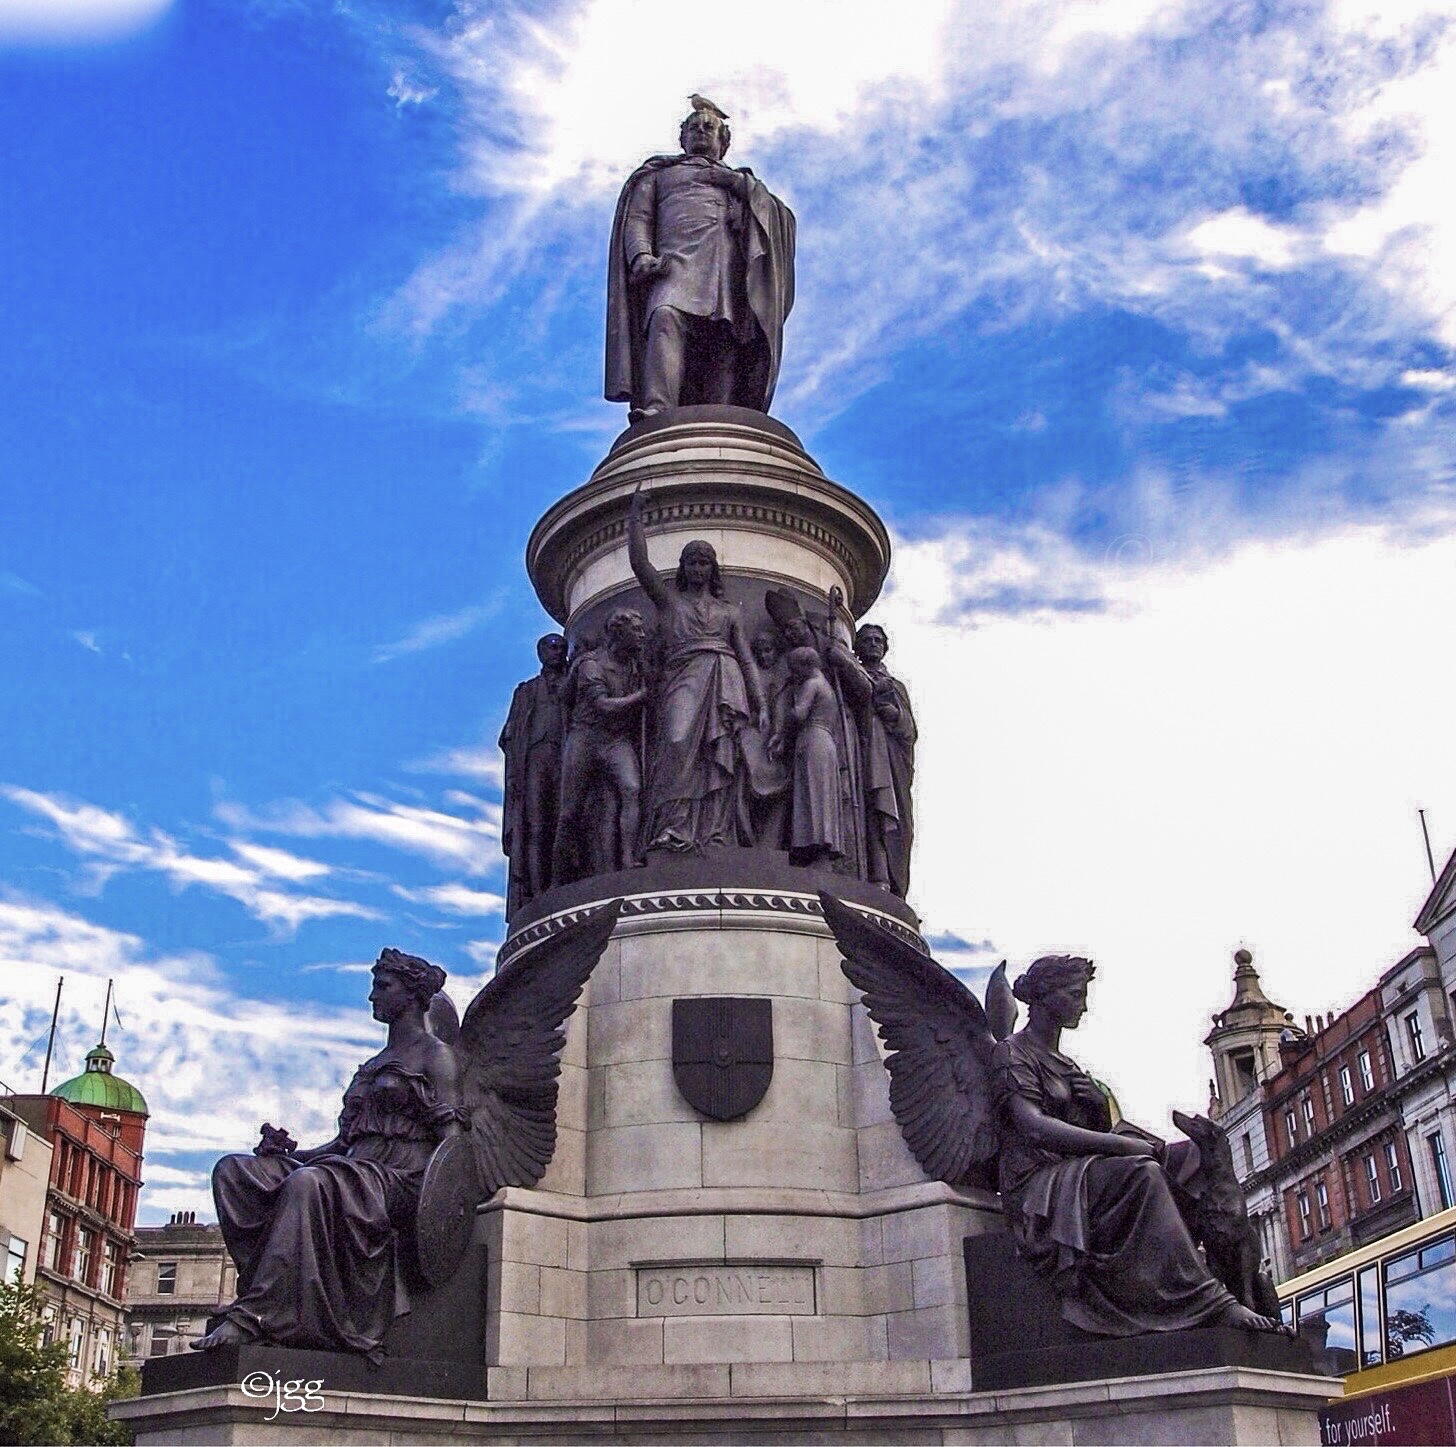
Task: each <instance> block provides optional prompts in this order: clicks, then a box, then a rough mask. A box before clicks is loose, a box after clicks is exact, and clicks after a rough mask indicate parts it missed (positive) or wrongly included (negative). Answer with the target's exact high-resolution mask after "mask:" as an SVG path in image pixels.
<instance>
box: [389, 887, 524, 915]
mask: <svg viewBox="0 0 1456 1447" xmlns="http://www.w3.org/2000/svg"><path fill="white" fill-rule="evenodd" d="M392 888H393V890H394V892H395V893H396V894H397V895H398V896H399V897H400V898H401V899H407V900H409V901H410V902H411V903H413V904H428V905H431V906H433V907H434V908H435V909H441V910H444V911H445V913H446V914H460V915H468V914H500V915H503V914H504V913H505V908H506V902H505V897H504V896H503V895H499V894H492V893H491V892H490V891H489V890H484V889H471V888H470V887H469V886H468V885H464V884H436V885H428V886H426V887H424V888H422V889H410V888H407V887H406V886H405V885H402V884H396V885H393V886H392Z"/></svg>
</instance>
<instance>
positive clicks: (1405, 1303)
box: [1385, 1236, 1456, 1360]
mask: <svg viewBox="0 0 1456 1447" xmlns="http://www.w3.org/2000/svg"><path fill="white" fill-rule="evenodd" d="M1453 1291H1456V1241H1453V1240H1452V1238H1451V1237H1449V1236H1447V1237H1446V1238H1445V1239H1444V1240H1442V1241H1436V1242H1433V1243H1432V1244H1431V1245H1429V1246H1422V1247H1420V1248H1419V1249H1418V1250H1415V1251H1408V1252H1407V1253H1406V1254H1405V1255H1404V1256H1397V1257H1396V1258H1395V1259H1394V1260H1392V1261H1389V1262H1387V1263H1386V1267H1385V1353H1386V1358H1387V1359H1388V1360H1389V1359H1393V1358H1395V1357H1408V1356H1412V1355H1414V1354H1415V1353H1416V1352H1423V1351H1425V1350H1426V1349H1427V1348H1429V1347H1435V1346H1444V1345H1445V1344H1446V1343H1447V1342H1450V1341H1456V1295H1453Z"/></svg>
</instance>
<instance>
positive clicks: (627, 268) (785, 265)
mask: <svg viewBox="0 0 1456 1447" xmlns="http://www.w3.org/2000/svg"><path fill="white" fill-rule="evenodd" d="M692 106H693V111H692V114H691V115H690V116H688V118H687V119H686V120H685V121H684V122H683V123H682V128H681V130H680V131H679V134H678V144H679V145H680V146H681V148H682V150H681V153H680V154H679V155H676V156H665V155H664V156H653V157H652V158H651V159H649V160H647V161H645V162H643V164H642V165H641V166H639V167H638V168H637V169H636V170H635V171H634V172H633V173H632V175H631V176H630V177H628V179H627V184H626V185H625V186H624V187H623V188H622V195H621V198H620V199H619V200H618V202H617V214H616V216H615V218H614V219H613V222H612V242H611V250H610V253H609V256H608V262H607V367H606V389H605V395H606V398H607V400H608V401H609V402H629V403H630V404H631V412H630V413H629V414H628V415H629V417H630V420H631V421H633V422H636V421H638V420H640V419H641V418H644V417H653V416H656V415H657V414H658V413H661V412H666V411H669V410H670V409H672V408H674V407H682V406H687V405H690V404H693V403H720V404H731V405H734V406H738V407H751V408H753V409H754V410H756V411H759V412H767V411H768V407H769V403H770V402H771V401H772V400H773V394H774V385H775V383H776V382H777V381H778V374H779V359H780V357H781V356H782V354H783V332H784V319H785V318H786V317H787V316H788V314H789V311H790V309H791V308H792V306H793V304H794V231H795V223H794V213H793V212H792V211H790V210H789V208H788V207H787V206H785V205H784V203H783V202H782V201H780V200H779V199H778V198H777V197H776V196H774V195H772V194H771V193H770V192H769V190H768V188H767V187H766V186H765V185H764V184H763V182H761V181H759V180H758V179H757V178H756V177H755V176H754V174H753V172H752V171H750V170H748V169H747V168H746V167H745V168H743V169H741V170H735V169H734V168H732V167H730V166H727V165H725V164H724V162H723V157H724V155H725V154H726V153H727V150H728V142H729V139H730V133H729V129H728V124H727V121H728V118H727V116H726V115H724V114H723V112H722V111H721V110H719V109H718V107H717V106H715V105H714V104H713V103H712V101H710V100H706V99H705V98H704V97H702V96H697V95H695V96H693V97H692Z"/></svg>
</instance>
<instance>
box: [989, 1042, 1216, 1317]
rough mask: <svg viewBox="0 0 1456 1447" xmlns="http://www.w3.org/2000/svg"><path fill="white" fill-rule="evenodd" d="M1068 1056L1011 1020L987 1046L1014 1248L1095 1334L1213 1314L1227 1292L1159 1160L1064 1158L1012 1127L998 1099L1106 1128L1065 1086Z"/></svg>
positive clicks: (1067, 1312)
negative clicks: (1007, 1033) (1010, 1028)
mask: <svg viewBox="0 0 1456 1447" xmlns="http://www.w3.org/2000/svg"><path fill="white" fill-rule="evenodd" d="M1078 1077H1080V1078H1081V1079H1083V1080H1088V1081H1089V1083H1090V1077H1087V1076H1085V1075H1083V1073H1082V1071H1081V1070H1079V1069H1078V1067H1077V1064H1076V1062H1075V1061H1073V1060H1071V1059H1070V1058H1069V1057H1067V1056H1065V1055H1063V1054H1061V1053H1060V1052H1059V1051H1056V1050H1053V1049H1051V1048H1050V1047H1048V1046H1046V1045H1044V1044H1042V1043H1041V1042H1040V1041H1038V1040H1037V1039H1036V1038H1035V1037H1034V1036H1033V1035H1032V1034H1031V1033H1030V1032H1029V1031H1026V1030H1022V1031H1019V1032H1018V1033H1017V1034H1015V1035H1013V1036H1011V1037H1010V1038H1009V1039H1007V1040H1003V1041H1001V1042H1000V1043H999V1044H998V1045H997V1046H996V1048H995V1049H994V1050H993V1051H992V1053H991V1094H992V1099H993V1101H994V1103H995V1107H996V1110H997V1114H998V1115H999V1116H1000V1117H1001V1119H1002V1122H1003V1140H1002V1146H1001V1161H1000V1178H1001V1180H1000V1184H1001V1204H1002V1209H1003V1210H1004V1212H1005V1214H1006V1220H1007V1224H1008V1225H1009V1226H1010V1228H1011V1233H1012V1235H1013V1236H1015V1238H1016V1242H1017V1245H1018V1246H1019V1248H1020V1251H1021V1255H1022V1257H1023V1258H1024V1259H1025V1260H1026V1261H1027V1263H1028V1264H1029V1265H1030V1266H1031V1267H1032V1269H1033V1270H1034V1271H1036V1272H1037V1273H1038V1274H1039V1275H1041V1276H1043V1277H1045V1278H1046V1279H1047V1280H1048V1281H1050V1283H1051V1285H1052V1286H1053V1288H1054V1289H1055V1290H1056V1292H1057V1294H1058V1295H1059V1296H1060V1297H1061V1301H1062V1315H1063V1316H1064V1317H1065V1318H1066V1319H1067V1320H1068V1321H1069V1322H1071V1323H1072V1325H1073V1326H1076V1327H1080V1328H1081V1329H1082V1330H1083V1331H1088V1332H1094V1333H1096V1334H1097V1335H1099V1336H1136V1335H1138V1334H1139V1333H1142V1332H1148V1331H1180V1330H1182V1329H1183V1328H1185V1327H1195V1326H1207V1325H1209V1324H1210V1323H1212V1322H1215V1321H1217V1320H1218V1319H1219V1318H1221V1317H1222V1316H1223V1315H1224V1313H1225V1312H1227V1311H1228V1309H1229V1307H1230V1306H1231V1305H1232V1304H1233V1297H1231V1296H1230V1295H1229V1293H1228V1291H1227V1290H1226V1289H1225V1288H1224V1287H1223V1286H1222V1285H1221V1284H1220V1283H1219V1282H1217V1281H1216V1280H1214V1278H1213V1276H1212V1275H1211V1274H1210V1273H1209V1270H1208V1268H1207V1266H1206V1265H1205V1264H1204V1261H1203V1258H1202V1256H1200V1255H1199V1253H1198V1249H1197V1247H1196V1246H1195V1245H1194V1244H1193V1238H1192V1237H1191V1236H1190V1235H1189V1234H1188V1228H1187V1226H1186V1225H1185V1224H1184V1221H1183V1217H1182V1216H1181V1215H1180V1214H1179V1211H1178V1207H1177V1204H1176V1202H1175V1201H1174V1199H1173V1194H1172V1191H1171V1190H1170V1188H1169V1183H1168V1178H1167V1176H1166V1174H1165V1173H1164V1170H1163V1167H1162V1166H1160V1165H1159V1164H1158V1162H1157V1161H1155V1160H1152V1159H1151V1158H1149V1157H1136V1156H1069V1155H1061V1154H1059V1153H1058V1152H1056V1151H1054V1150H1050V1149H1047V1148H1045V1147H1043V1146H1039V1145H1037V1144H1035V1143H1033V1142H1031V1141H1028V1140H1026V1139H1025V1138H1024V1137H1022V1136H1021V1135H1020V1134H1019V1132H1017V1130H1016V1129H1015V1127H1014V1126H1013V1125H1012V1124H1011V1123H1010V1121H1009V1119H1008V1118H1007V1114H1006V1107H1007V1105H1008V1103H1009V1102H1010V1101H1011V1099H1012V1098H1013V1097H1015V1096H1021V1097H1023V1098H1024V1099H1027V1100H1029V1101H1031V1103H1032V1104H1033V1105H1034V1106H1035V1107H1036V1108H1037V1109H1038V1110H1040V1111H1041V1112H1042V1113H1043V1114H1044V1115H1048V1116H1051V1117H1053V1118H1054V1119H1056V1120H1061V1121H1066V1122H1067V1123H1068V1124H1069V1125H1076V1126H1081V1127H1083V1128H1084V1129H1086V1130H1100V1131H1106V1130H1109V1129H1110V1128H1111V1119H1110V1113H1109V1112H1108V1111H1107V1109H1106V1107H1105V1105H1104V1106H1103V1108H1102V1110H1101V1112H1100V1114H1099V1115H1098V1116H1097V1117H1096V1118H1094V1116H1093V1114H1092V1113H1091V1111H1090V1110H1089V1109H1088V1108H1087V1107H1085V1106H1082V1105H1081V1104H1080V1103H1079V1102H1078V1100H1077V1099H1076V1097H1075V1096H1074V1095H1073V1092H1072V1089H1071V1084H1072V1081H1073V1079H1074V1078H1078Z"/></svg>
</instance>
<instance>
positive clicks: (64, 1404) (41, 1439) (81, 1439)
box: [0, 1283, 140, 1447]
mask: <svg viewBox="0 0 1456 1447" xmlns="http://www.w3.org/2000/svg"><path fill="white" fill-rule="evenodd" d="M41 1301H42V1297H41V1293H40V1290H39V1289H38V1288H37V1287H34V1286H20V1285H14V1286H12V1285H7V1284H4V1283H0V1442H7V1443H9V1442H13V1443H15V1444H17V1447H31V1444H50V1443H58V1444H66V1447H70V1444H87V1447H113V1444H114V1447H130V1444H131V1442H132V1440H133V1439H132V1432H131V1429H130V1428H129V1427H127V1426H126V1425H125V1423H122V1422H112V1421H110V1420H109V1419H108V1418H107V1415H106V1404H107V1403H108V1402H111V1401H115V1400H116V1399H117V1398H118V1397H134V1396H135V1395H136V1393H137V1390H138V1387H139V1385H140V1383H139V1381H138V1379H137V1374H136V1373H135V1372H132V1371H126V1370H123V1371H120V1372H118V1373H117V1374H116V1375H115V1376H114V1377H112V1379H111V1380H110V1381H109V1382H108V1383H107V1384H106V1386H105V1388H103V1390H101V1391H99V1392H92V1391H88V1390H87V1389H86V1388H84V1387H70V1386H67V1385H66V1348H65V1346H64V1345H63V1344H62V1343H60V1342H52V1343H51V1344H50V1345H49V1346H45V1345H43V1332H44V1324H43V1322H42V1320H41V1314H40V1313H41Z"/></svg>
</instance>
